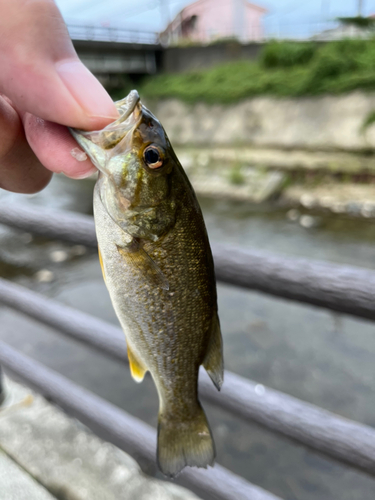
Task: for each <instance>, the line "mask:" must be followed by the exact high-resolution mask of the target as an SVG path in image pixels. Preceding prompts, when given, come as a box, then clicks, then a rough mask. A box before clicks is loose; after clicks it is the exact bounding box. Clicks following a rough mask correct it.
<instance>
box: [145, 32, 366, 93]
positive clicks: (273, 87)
mask: <svg viewBox="0 0 375 500" xmlns="http://www.w3.org/2000/svg"><path fill="white" fill-rule="evenodd" d="M355 89H361V90H365V91H371V90H375V39H374V40H343V41H337V42H329V43H326V44H318V43H312V42H310V43H297V42H270V43H269V44H267V45H266V46H265V47H264V48H263V51H262V52H261V54H260V56H259V58H258V60H256V61H236V62H232V63H226V64H221V65H219V66H216V67H213V68H211V69H207V70H205V71H195V72H189V73H183V74H163V75H157V76H153V77H150V78H148V79H146V80H145V81H144V82H143V84H142V85H141V86H140V89H139V90H140V93H141V95H143V96H145V97H149V98H156V99H163V98H171V97H175V98H178V99H182V100H184V101H186V102H196V101H204V102H208V103H232V102H238V101H240V100H242V99H244V98H247V97H254V96H259V95H271V96H278V97H297V96H307V95H318V94H340V93H344V92H348V91H352V90H355Z"/></svg>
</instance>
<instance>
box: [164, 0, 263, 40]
mask: <svg viewBox="0 0 375 500" xmlns="http://www.w3.org/2000/svg"><path fill="white" fill-rule="evenodd" d="M266 12H267V10H266V9H264V8H263V7H259V6H258V5H254V4H252V3H249V2H248V1H247V0H198V1H196V2H194V3H192V4H190V5H188V6H187V7H185V8H184V9H182V10H181V12H179V13H178V14H177V16H176V17H175V18H174V19H173V21H172V22H171V23H169V25H168V26H167V28H166V30H165V31H164V32H163V33H161V35H160V39H161V41H162V42H163V43H176V42H178V41H181V40H190V41H194V42H200V43H209V42H212V41H214V40H217V39H223V38H236V39H238V40H239V41H241V42H250V41H260V40H262V39H263V36H264V32H263V22H262V21H263V19H262V18H263V16H264V14H265V13H266Z"/></svg>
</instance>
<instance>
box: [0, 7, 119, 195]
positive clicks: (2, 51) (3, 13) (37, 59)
mask: <svg viewBox="0 0 375 500" xmlns="http://www.w3.org/2000/svg"><path fill="white" fill-rule="evenodd" d="M0 68H1V69H0V187H1V188H3V189H7V190H9V191H16V192H20V193H34V192H37V191H39V190H41V189H43V188H44V187H45V186H46V185H47V184H48V182H49V181H50V178H51V176H52V172H63V173H64V174H66V175H68V176H69V177H74V178H82V177H86V176H88V175H90V174H91V173H92V172H93V171H95V167H94V166H93V165H92V163H91V162H90V160H88V159H87V160H86V161H83V162H80V161H78V160H76V159H75V158H73V156H72V155H71V154H70V152H71V150H72V149H73V148H75V147H77V144H76V143H75V141H74V139H73V138H72V137H71V135H70V134H69V132H68V130H67V128H66V126H69V127H74V128H80V129H85V130H96V129H100V128H103V127H104V126H105V125H107V124H108V123H110V122H111V121H113V120H115V119H116V118H117V117H118V112H117V110H116V107H115V106H114V104H113V102H112V100H111V98H110V97H109V95H108V94H107V92H106V91H105V90H104V88H103V87H102V86H101V84H100V83H99V82H98V80H96V78H95V77H94V76H93V75H92V74H91V73H90V72H89V71H88V70H87V69H86V68H85V66H84V65H83V64H82V63H81V62H80V61H79V59H78V57H77V54H76V52H75V50H74V47H73V44H72V42H71V40H70V38H69V35H68V32H67V29H66V26H65V23H64V21H63V19H62V17H61V14H60V12H59V10H58V8H57V6H56V5H55V3H54V2H53V0H0Z"/></svg>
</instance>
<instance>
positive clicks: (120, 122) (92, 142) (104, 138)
mask: <svg viewBox="0 0 375 500" xmlns="http://www.w3.org/2000/svg"><path fill="white" fill-rule="evenodd" d="M115 106H116V108H117V110H118V112H119V115H120V116H119V118H117V120H115V121H114V122H112V123H110V124H109V125H107V126H106V127H104V128H103V129H102V130H95V131H85V130H77V129H70V132H71V133H72V135H73V137H74V138H75V139H76V141H77V142H78V144H79V145H80V146H81V147H82V148H83V149H84V150H85V152H86V153H87V154H88V155H89V157H90V158H91V160H92V162H93V163H94V165H95V166H96V167H97V168H98V169H99V170H100V171H101V172H102V173H103V174H107V175H109V172H108V170H107V164H108V161H109V160H110V159H111V158H113V157H114V156H117V155H119V154H123V153H125V152H126V151H128V150H129V149H130V148H131V137H132V135H133V134H132V132H133V131H134V129H135V128H136V127H137V126H138V125H139V123H140V122H141V120H142V109H143V106H142V103H141V101H140V98H139V94H138V92H137V91H136V90H132V91H131V92H129V94H128V95H127V96H126V97H125V98H124V99H121V100H120V101H117V102H115ZM98 147H99V148H98ZM99 157H100V158H99Z"/></svg>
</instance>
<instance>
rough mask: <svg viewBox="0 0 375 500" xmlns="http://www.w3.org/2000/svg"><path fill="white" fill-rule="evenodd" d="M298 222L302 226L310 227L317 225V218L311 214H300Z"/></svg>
mask: <svg viewBox="0 0 375 500" xmlns="http://www.w3.org/2000/svg"><path fill="white" fill-rule="evenodd" d="M299 223H300V225H301V226H302V227H304V228H306V229H311V228H312V227H316V226H317V225H318V220H317V218H316V217H313V216H312V215H302V216H301V217H300V219H299Z"/></svg>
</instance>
